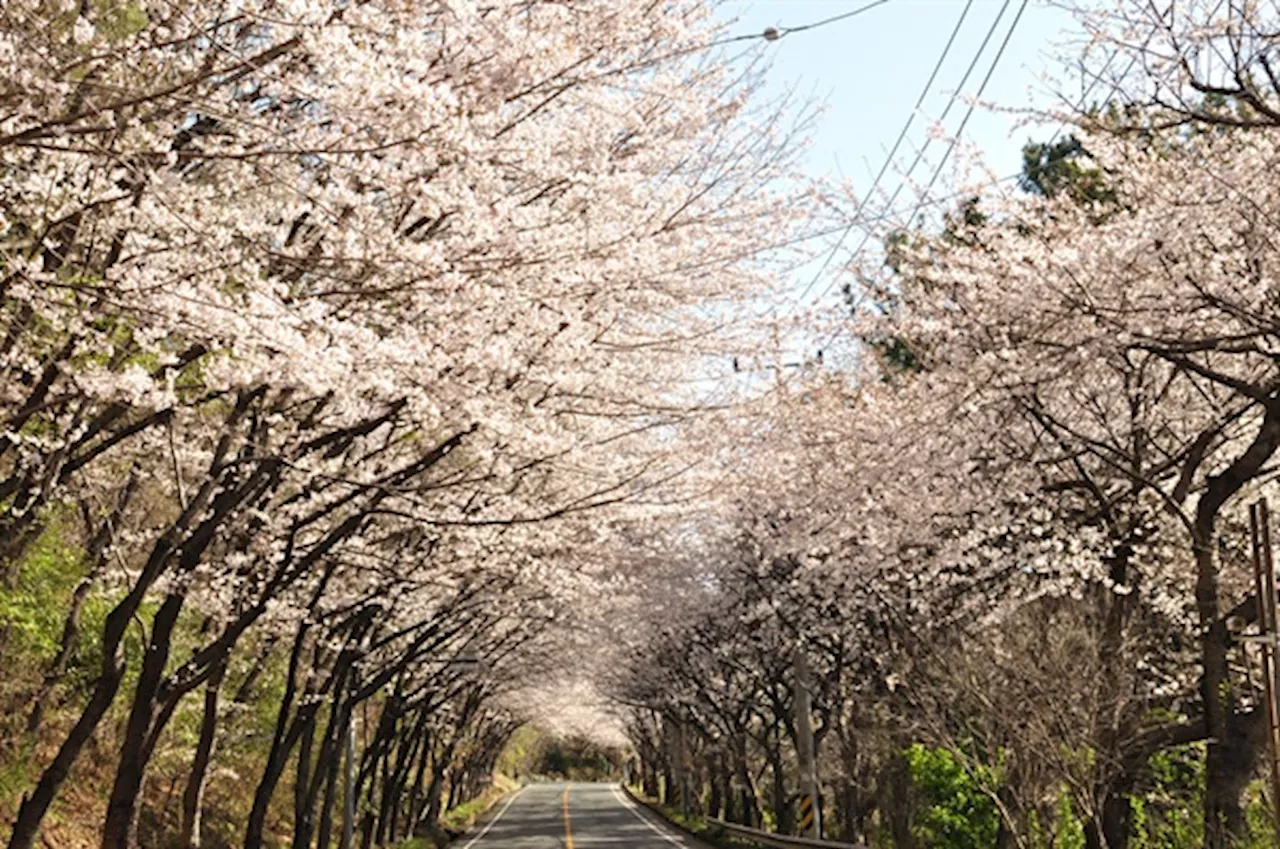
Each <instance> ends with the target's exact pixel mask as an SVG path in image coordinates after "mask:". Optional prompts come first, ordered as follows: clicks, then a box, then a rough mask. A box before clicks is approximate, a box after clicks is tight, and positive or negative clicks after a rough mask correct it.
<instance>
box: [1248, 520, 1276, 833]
mask: <svg viewBox="0 0 1280 849" xmlns="http://www.w3.org/2000/svg"><path fill="white" fill-rule="evenodd" d="M1249 530H1250V537H1251V540H1250V542H1251V543H1252V548H1253V581H1254V592H1255V598H1257V600H1258V632H1259V633H1258V634H1257V635H1256V636H1254V637H1253V638H1252V639H1250V638H1249V637H1246V638H1245V640H1246V641H1248V642H1257V643H1259V644H1260V645H1259V648H1260V649H1261V653H1262V684H1263V689H1264V692H1265V694H1266V703H1267V704H1266V707H1267V731H1268V735H1267V754H1268V755H1270V760H1271V808H1272V815H1273V817H1274V819H1275V823H1274V825H1275V841H1276V846H1277V847H1280V704H1277V691H1278V690H1280V658H1277V651H1276V649H1277V638H1278V633H1280V628H1278V627H1277V621H1276V620H1277V616H1276V612H1277V611H1276V579H1275V563H1274V561H1273V560H1272V553H1271V514H1270V511H1269V510H1268V509H1267V502H1266V500H1265V499H1264V500H1261V501H1258V502H1257V503H1255V504H1251V505H1250V506H1249Z"/></svg>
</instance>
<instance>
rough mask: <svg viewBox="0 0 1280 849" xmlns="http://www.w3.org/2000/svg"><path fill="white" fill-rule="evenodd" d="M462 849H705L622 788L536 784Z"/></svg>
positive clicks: (493, 817) (466, 840)
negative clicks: (629, 797)
mask: <svg viewBox="0 0 1280 849" xmlns="http://www.w3.org/2000/svg"><path fill="white" fill-rule="evenodd" d="M456 845H457V846H459V847H460V849H472V847H474V849H672V847H683V849H705V847H704V846H703V844H701V843H698V842H697V841H695V840H693V839H692V838H691V837H689V836H688V835H685V834H683V833H681V832H677V831H674V830H672V829H671V828H670V827H669V826H667V825H666V824H665V823H663V822H662V821H660V820H659V819H658V818H657V817H655V816H654V815H653V814H652V813H651V812H650V811H648V810H646V809H644V808H642V807H640V806H639V805H637V804H636V803H635V802H632V801H631V800H630V799H628V798H627V796H626V795H625V794H624V793H623V792H622V791H621V790H619V789H618V786H617V785H616V784H531V785H529V786H527V787H524V788H523V789H521V790H520V791H519V792H517V793H516V794H515V795H514V796H512V797H510V798H509V799H507V801H505V802H503V803H501V804H500V805H498V807H497V808H496V809H495V812H494V813H493V814H492V815H491V816H490V817H488V819H486V820H485V821H484V822H483V823H482V824H481V825H480V826H479V828H478V829H477V830H476V831H475V832H473V833H472V834H469V835H467V836H466V837H464V838H462V839H461V840H459V841H458V842H457V844H456Z"/></svg>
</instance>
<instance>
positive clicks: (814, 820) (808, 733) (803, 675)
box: [795, 646, 822, 837]
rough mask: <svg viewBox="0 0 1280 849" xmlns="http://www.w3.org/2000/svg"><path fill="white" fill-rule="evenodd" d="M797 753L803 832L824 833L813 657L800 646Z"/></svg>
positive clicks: (800, 821) (801, 829)
mask: <svg viewBox="0 0 1280 849" xmlns="http://www.w3.org/2000/svg"><path fill="white" fill-rule="evenodd" d="M795 687H796V755H797V757H798V759H799V761H800V820H799V826H800V834H801V835H802V836H804V837H821V836H822V811H821V810H820V809H819V807H820V806H819V805H818V765H817V763H816V761H817V758H816V755H815V753H814V747H813V696H812V689H811V687H812V684H811V682H810V674H809V658H808V656H807V655H805V653H804V649H803V648H802V647H800V646H797V647H796V652H795Z"/></svg>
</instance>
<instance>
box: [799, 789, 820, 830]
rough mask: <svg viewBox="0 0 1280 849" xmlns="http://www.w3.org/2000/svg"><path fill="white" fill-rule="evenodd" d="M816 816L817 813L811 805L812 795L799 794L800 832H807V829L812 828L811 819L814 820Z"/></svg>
mask: <svg viewBox="0 0 1280 849" xmlns="http://www.w3.org/2000/svg"><path fill="white" fill-rule="evenodd" d="M816 816H817V813H816V811H815V810H814V807H813V797H812V796H801V797H800V833H801V834H808V833H809V830H810V829H811V828H813V820H814V817H816Z"/></svg>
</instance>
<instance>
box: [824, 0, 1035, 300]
mask: <svg viewBox="0 0 1280 849" xmlns="http://www.w3.org/2000/svg"><path fill="white" fill-rule="evenodd" d="M1011 2H1012V0H1004V3H1003V4H1002V5H1001V6H1000V11H999V12H997V13H996V16H995V19H994V20H993V21H992V22H991V26H990V27H988V28H987V33H986V35H984V36H983V37H982V43H981V44H979V45H978V49H977V51H975V52H974V54H973V59H972V60H970V62H969V66H968V67H967V68H965V70H964V75H963V76H961V77H960V82H959V83H957V84H956V87H955V89H953V90H952V92H951V97H950V98H949V99H948V100H947V105H946V106H945V107H943V110H942V114H941V115H939V116H938V121H945V120H946V119H947V115H949V114H950V113H951V108H952V107H953V106H955V104H956V102H957V101H958V100H959V99H960V93H961V92H962V91H964V87H965V85H967V84H968V82H969V77H971V76H973V72H974V70H975V69H976V68H977V67H978V63H979V62H980V61H981V59H982V55H983V54H984V53H986V52H987V45H989V44H990V43H991V39H992V37H993V36H994V35H995V33H996V31H997V30H998V29H999V28H1000V22H1001V21H1002V20H1004V15H1005V12H1007V11H1008V10H1009V5H1010V3H1011ZM1026 7H1027V0H1023V3H1022V7H1021V8H1020V9H1019V10H1018V16H1017V17H1016V18H1015V19H1014V22H1013V26H1011V27H1010V28H1009V32H1008V33H1007V34H1006V35H1005V38H1004V42H1003V43H1002V44H1001V45H1000V51H999V52H998V53H997V54H996V57H995V59H994V60H993V61H992V63H991V67H990V69H988V71H987V75H986V78H985V79H984V80H983V82H982V87H981V88H980V89H979V90H978V94H977V97H981V96H982V91H983V90H985V88H986V86H987V83H988V82H989V81H990V80H991V76H992V73H993V72H994V71H995V68H996V65H998V64H999V62H1000V58H1001V56H1002V55H1003V54H1004V50H1005V48H1006V47H1007V46H1008V44H1009V39H1010V37H1011V36H1012V35H1013V31H1014V29H1015V28H1016V27H1017V25H1018V21H1019V20H1020V19H1021V18H1022V13H1023V11H1024V10H1025V9H1026ZM976 99H977V98H976V97H975V100H976ZM974 105H976V104H972V105H970V107H969V112H968V113H967V114H966V115H965V118H964V123H967V122H968V120H969V116H970V115H972V114H973V108H974ZM964 123H962V124H961V127H960V129H961V130H963V129H964ZM958 138H959V133H957V134H956V136H955V137H954V138H952V140H951V146H950V147H949V148H948V149H947V153H946V154H945V155H944V156H943V164H945V163H946V159H947V157H948V156H950V154H951V150H952V149H953V148H954V147H955V145H956V142H957V140H958ZM932 142H933V139H932V138H928V139H925V142H924V144H923V145H921V146H920V149H919V150H917V151H916V155H915V158H914V159H912V160H911V165H910V166H908V167H907V170H906V171H905V172H903V177H902V180H901V181H900V182H899V183H898V185H897V187H896V188H895V189H894V190H893V194H892V195H890V196H889V201H888V203H887V204H886V206H889V207H892V206H893V203H894V201H896V200H897V199H898V195H900V194H902V189H903V187H904V186H905V185H906V181H907V180H908V179H910V177H911V175H912V174H913V173H915V170H916V168H917V167H919V165H920V163H921V161H922V160H923V159H924V155H925V153H926V152H927V151H928V150H929V145H930V144H931V143H932ZM887 164H888V163H887V162H886V165H887ZM941 171H942V168H941V166H939V168H938V169H937V170H936V171H935V172H934V176H933V178H932V179H931V180H930V181H929V187H930V188H932V187H933V184H934V182H935V181H936V180H937V175H938V174H939V173H941ZM873 188H874V187H873ZM869 197H870V194H868V195H867V196H865V197H864V198H863V203H862V204H860V205H859V207H858V209H859V211H861V209H862V207H863V205H865V204H866V202H867V199H868V198H869ZM927 200H928V198H927V195H926V197H924V198H922V199H921V201H920V203H919V204H918V206H917V208H916V209H915V210H914V211H912V213H911V220H914V219H915V216H916V214H917V213H918V212H919V207H922V206H924V205H925V204H926V202H927ZM859 223H861V218H860V216H857V215H855V217H854V219H853V220H852V221H850V222H849V226H848V232H852V231H853V228H854V227H856V226H857V225H858V224H859ZM846 235H847V234H846ZM840 241H841V242H843V237H842V238H841V240H840ZM869 241H871V231H870V230H868V231H867V232H866V233H865V234H864V235H863V237H862V241H861V242H859V243H858V246H857V247H856V248H854V250H853V255H855V256H856V255H857V254H858V253H860V252H861V251H862V249H863V248H864V247H866V245H867V242H869ZM838 246H839V245H837V247H838ZM824 270H825V266H824ZM815 282H816V278H815V280H814V281H812V282H811V283H810V285H809V287H808V288H806V292H807V291H808V290H809V289H811V288H812V286H813V283H815ZM835 283H836V281H835V280H832V281H831V282H830V283H828V284H827V286H826V288H825V289H823V290H822V294H821V295H819V296H818V298H819V300H821V299H822V298H825V297H826V296H827V295H828V294H830V293H831V289H832V287H833V286H835Z"/></svg>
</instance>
